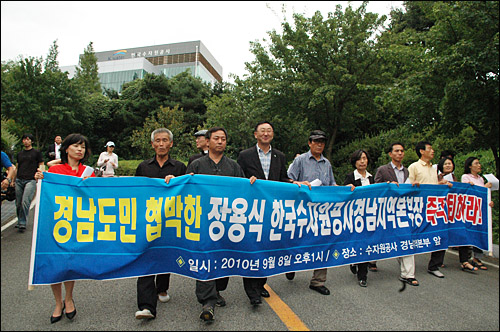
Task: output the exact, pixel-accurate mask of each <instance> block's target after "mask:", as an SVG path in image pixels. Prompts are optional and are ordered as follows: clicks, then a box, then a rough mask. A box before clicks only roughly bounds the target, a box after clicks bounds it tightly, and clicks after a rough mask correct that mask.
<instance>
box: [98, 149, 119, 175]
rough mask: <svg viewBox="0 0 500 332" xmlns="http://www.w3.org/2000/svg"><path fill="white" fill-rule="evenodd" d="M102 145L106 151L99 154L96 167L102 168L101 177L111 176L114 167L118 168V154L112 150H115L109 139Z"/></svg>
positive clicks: (113, 172)
mask: <svg viewBox="0 0 500 332" xmlns="http://www.w3.org/2000/svg"><path fill="white" fill-rule="evenodd" d="M104 147H105V148H106V151H104V152H102V153H101V154H100V155H99V159H98V160H97V167H101V169H102V170H103V172H102V177H113V176H115V169H117V168H118V155H117V154H116V153H114V152H113V151H114V150H115V143H113V142H112V141H109V142H108V143H106V145H105V146H104Z"/></svg>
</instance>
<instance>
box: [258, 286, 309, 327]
mask: <svg viewBox="0 0 500 332" xmlns="http://www.w3.org/2000/svg"><path fill="white" fill-rule="evenodd" d="M264 287H265V288H266V290H267V291H268V292H269V295H271V296H270V297H265V298H264V299H265V300H266V302H267V304H269V306H270V307H271V309H273V310H274V312H275V313H276V315H278V317H279V318H280V319H281V321H282V322H283V323H285V325H286V327H287V328H288V330H289V331H310V329H309V328H308V327H307V326H306V324H304V323H303V322H302V321H301V320H300V318H299V317H298V316H297V315H296V314H295V313H294V312H293V311H292V309H290V307H289V306H288V305H287V304H286V303H285V302H283V301H282V300H281V299H280V297H279V296H278V295H277V294H276V293H275V292H274V291H273V290H272V289H271V287H269V285H268V284H265V285H264Z"/></svg>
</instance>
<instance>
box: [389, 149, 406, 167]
mask: <svg viewBox="0 0 500 332" xmlns="http://www.w3.org/2000/svg"><path fill="white" fill-rule="evenodd" d="M389 157H391V160H392V162H397V163H400V162H401V161H402V160H403V158H404V157H405V149H404V148H403V146H401V145H399V144H396V145H393V146H392V151H391V152H389Z"/></svg>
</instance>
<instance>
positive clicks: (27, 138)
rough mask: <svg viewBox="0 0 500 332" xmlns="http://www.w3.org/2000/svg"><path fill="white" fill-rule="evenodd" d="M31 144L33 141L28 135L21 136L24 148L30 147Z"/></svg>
mask: <svg viewBox="0 0 500 332" xmlns="http://www.w3.org/2000/svg"><path fill="white" fill-rule="evenodd" d="M31 144H33V142H32V141H31V139H30V138H29V137H25V138H23V145H24V147H25V148H29V147H31Z"/></svg>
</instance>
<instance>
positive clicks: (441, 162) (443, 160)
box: [437, 157, 455, 173]
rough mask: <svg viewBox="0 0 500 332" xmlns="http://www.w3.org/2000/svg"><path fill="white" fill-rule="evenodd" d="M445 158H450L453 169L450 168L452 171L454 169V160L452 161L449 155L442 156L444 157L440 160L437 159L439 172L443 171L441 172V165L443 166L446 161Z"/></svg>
mask: <svg viewBox="0 0 500 332" xmlns="http://www.w3.org/2000/svg"><path fill="white" fill-rule="evenodd" d="M447 160H451V163H452V164H453V169H452V170H451V171H452V172H453V171H454V170H455V162H454V161H453V158H450V157H444V158H441V160H440V161H439V163H438V166H437V167H438V170H439V171H440V172H441V173H444V172H443V167H444V163H445V162H446V161H447Z"/></svg>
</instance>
